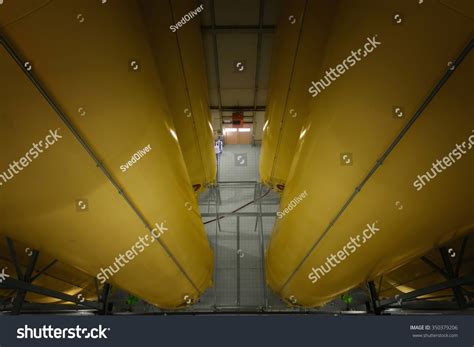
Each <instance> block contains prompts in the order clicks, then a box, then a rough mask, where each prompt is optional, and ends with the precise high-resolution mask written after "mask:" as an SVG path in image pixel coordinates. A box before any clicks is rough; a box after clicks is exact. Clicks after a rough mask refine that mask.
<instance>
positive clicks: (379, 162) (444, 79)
mask: <svg viewBox="0 0 474 347" xmlns="http://www.w3.org/2000/svg"><path fill="white" fill-rule="evenodd" d="M473 46H474V39H473V40H471V41H470V42H469V43H468V44H467V46H466V47H464V49H463V50H462V52H461V53H460V54H459V56H458V57H457V58H456V60H455V62H454V64H453V65H454V66H455V67H459V65H460V64H461V63H462V61H463V60H464V58H466V56H467V55H468V54H469V52H470V51H471V49H472V47H473ZM454 71H455V69H454V70H451V68H448V69H447V71H446V72H445V74H444V75H443V77H442V78H441V80H440V81H439V82H438V83H437V84H436V85H435V87H434V88H433V89H432V91H431V92H430V94H429V95H428V96H427V97H426V99H425V100H424V101H423V103H422V104H421V106H420V107H419V108H418V109H417V110H416V112H415V114H414V115H413V116H412V117H411V118H410V120H409V121H408V123H407V124H406V125H405V126H404V127H403V129H402V130H401V131H400V133H399V134H398V135H397V137H396V138H395V140H393V142H392V143H391V144H390V145H389V146H388V148H387V149H386V150H385V152H384V153H383V155H382V156H381V157H380V158H379V159H378V160H377V161H376V163H375V165H374V166H373V167H372V169H371V170H370V172H369V173H368V174H367V175H366V176H365V177H364V179H363V180H362V182H361V183H360V184H359V185H358V186H357V187H356V188H355V190H354V192H353V193H352V194H351V196H350V197H349V199H348V200H347V201H346V202H345V203H344V205H343V206H342V208H341V209H340V210H339V212H338V213H337V214H336V217H334V219H333V220H332V221H331V222H330V223H329V225H328V226H327V227H326V229H325V230H324V232H323V233H322V235H321V236H320V237H319V238H318V240H316V242H315V243H314V244H313V246H312V247H311V249H310V250H309V251H308V252H307V253H306V255H305V256H304V257H303V259H302V260H301V262H300V263H299V264H298V266H296V268H295V269H294V270H293V272H292V273H291V274H290V276H289V277H288V279H287V280H286V281H285V282H284V284H283V285H282V286H281V288H280V289H279V290H278V293H281V292H282V290H283V289H285V288H286V286H287V285H288V283H289V282H290V281H291V279H292V278H293V276H294V275H295V274H296V272H298V270H299V269H300V268H301V266H302V265H303V264H304V262H305V261H306V259H308V258H309V256H310V255H311V253H313V251H314V249H315V248H316V247H317V246H318V244H319V243H320V242H321V240H322V239H323V238H324V237H325V236H326V234H327V233H328V232H329V231H330V230H331V228H332V226H333V225H334V224H335V223H336V221H337V220H338V219H339V217H340V216H341V215H342V214H343V213H344V212H345V210H346V209H347V207H348V206H349V205H350V204H351V203H352V200H354V198H355V196H356V195H357V194H358V193H359V192H360V191H361V190H362V188H363V187H364V185H365V184H366V183H367V181H368V180H369V179H370V178H371V177H372V175H373V174H374V173H375V171H377V169H378V168H379V167H380V166H381V165H382V163H383V162H384V161H385V159H387V157H388V156H389V155H390V153H392V151H393V149H394V148H395V147H396V146H397V144H398V143H399V142H400V141H401V140H402V138H403V137H404V136H405V134H406V133H407V132H408V130H410V128H411V127H412V125H413V124H414V123H415V122H416V120H417V119H418V118H419V117H420V115H421V114H422V113H423V111H424V110H425V109H426V107H427V106H428V105H429V104H430V102H431V101H432V100H433V99H434V97H435V96H436V94H438V92H439V91H440V89H441V88H442V87H443V86H444V84H445V83H446V82H447V81H448V79H449V77H451V75H452V74H453V73H454Z"/></svg>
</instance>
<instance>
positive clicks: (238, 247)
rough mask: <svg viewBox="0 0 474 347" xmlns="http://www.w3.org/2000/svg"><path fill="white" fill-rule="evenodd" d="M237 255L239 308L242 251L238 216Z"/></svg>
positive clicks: (238, 218)
mask: <svg viewBox="0 0 474 347" xmlns="http://www.w3.org/2000/svg"><path fill="white" fill-rule="evenodd" d="M236 248H237V249H236V252H235V253H236V255H237V265H236V270H237V281H236V282H237V300H236V304H237V306H239V305H240V254H241V252H242V250H241V249H240V216H237V246H236Z"/></svg>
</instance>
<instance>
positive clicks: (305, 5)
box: [270, 0, 308, 182]
mask: <svg viewBox="0 0 474 347" xmlns="http://www.w3.org/2000/svg"><path fill="white" fill-rule="evenodd" d="M307 7H308V0H306V1H305V3H304V8H303V15H302V16H301V24H300V29H299V32H298V40H297V41H296V49H295V55H294V57H293V65H292V67H291V74H290V82H289V84H288V91H287V93H286V98H285V105H284V107H283V114H282V117H281V122H280V130H279V131H278V140H277V146H276V149H275V156H274V160H273V165H272V171H271V173H270V180H273V175H274V173H275V168H276V164H277V161H278V153H279V152H280V142H281V137H282V133H283V125H284V124H285V115H286V107H287V106H288V99H289V97H290V90H291V84H292V83H293V75H294V72H295V66H296V60H297V58H298V50H299V47H300V42H301V36H302V35H301V33H302V32H303V25H304V18H305V15H306V9H307ZM270 182H271V181H270Z"/></svg>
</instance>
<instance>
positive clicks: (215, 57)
mask: <svg viewBox="0 0 474 347" xmlns="http://www.w3.org/2000/svg"><path fill="white" fill-rule="evenodd" d="M210 8H211V21H212V30H213V33H212V36H213V39H214V40H213V41H214V62H215V64H214V68H215V73H216V82H217V101H218V102H219V116H220V118H221V121H220V123H219V128H221V129H222V121H223V120H222V96H221V77H220V73H219V52H218V50H217V33H216V31H215V29H216V10H215V5H214V0H210Z"/></svg>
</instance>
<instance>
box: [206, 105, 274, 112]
mask: <svg viewBox="0 0 474 347" xmlns="http://www.w3.org/2000/svg"><path fill="white" fill-rule="evenodd" d="M209 108H210V109H211V111H212V110H221V111H240V112H244V111H265V109H266V106H253V105H252V106H221V107H219V106H210V107H209Z"/></svg>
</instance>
